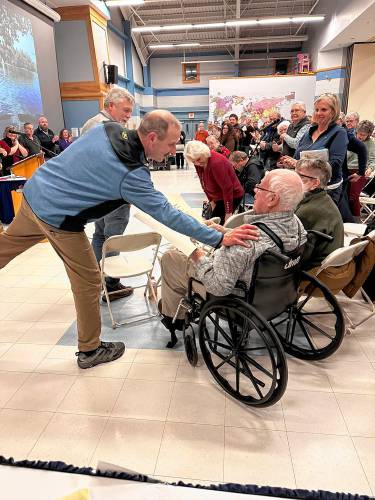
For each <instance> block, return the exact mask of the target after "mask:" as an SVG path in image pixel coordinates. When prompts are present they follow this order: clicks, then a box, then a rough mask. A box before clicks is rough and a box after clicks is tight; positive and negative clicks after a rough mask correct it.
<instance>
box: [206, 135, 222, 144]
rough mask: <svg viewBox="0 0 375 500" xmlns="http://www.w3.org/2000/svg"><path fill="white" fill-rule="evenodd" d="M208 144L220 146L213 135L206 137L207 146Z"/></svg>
mask: <svg viewBox="0 0 375 500" xmlns="http://www.w3.org/2000/svg"><path fill="white" fill-rule="evenodd" d="M209 143H215V144H216V145H217V146H220V141H219V140H218V139H217V138H216V137H215V136H214V135H209V136H208V137H207V139H206V144H207V145H208V144H209Z"/></svg>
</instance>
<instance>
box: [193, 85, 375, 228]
mask: <svg viewBox="0 0 375 500" xmlns="http://www.w3.org/2000/svg"><path fill="white" fill-rule="evenodd" d="M195 140H196V141H200V142H203V143H205V144H207V146H208V147H209V149H210V150H211V151H215V152H217V153H221V154H222V155H223V156H225V157H229V160H230V161H231V163H232V165H233V166H234V168H235V170H236V172H237V175H238V178H239V179H240V182H241V185H242V187H243V189H244V191H245V200H246V203H252V200H253V199H254V189H253V186H254V182H253V179H254V178H255V179H258V180H259V175H264V172H267V171H270V170H274V169H276V168H289V169H295V168H296V165H297V162H298V160H300V159H301V158H311V157H313V156H314V154H315V151H316V150H326V157H327V158H326V159H327V160H328V163H329V165H330V166H331V170H332V174H331V177H330V180H329V182H328V183H327V186H326V187H325V189H326V191H327V193H328V194H329V195H330V197H331V198H332V200H333V201H334V203H335V204H336V205H337V207H338V209H339V211H340V213H341V217H342V220H343V222H358V221H359V216H360V203H359V196H360V193H361V191H362V189H363V188H364V186H365V185H366V183H367V182H368V180H369V178H370V177H372V176H373V175H374V172H375V140H374V124H373V123H372V122H371V121H369V120H362V121H361V120H360V117H359V115H358V113H356V112H350V113H348V114H347V115H344V114H343V113H340V103H339V100H338V98H337V96H336V95H334V94H328V93H327V94H322V95H321V96H319V97H318V98H316V99H315V102H314V112H313V115H312V116H308V115H307V112H306V106H305V104H304V103H303V102H294V103H293V104H292V105H291V108H290V117H288V119H285V118H284V117H282V116H281V114H280V113H279V112H278V111H277V110H274V111H272V112H271V113H270V114H269V115H268V117H267V118H266V119H264V121H263V123H260V122H257V123H256V122H254V121H253V120H251V118H250V117H249V116H245V115H244V116H242V117H241V120H240V121H239V118H238V116H237V115H235V114H231V115H229V117H228V118H227V119H225V120H224V121H223V123H222V124H221V126H219V125H218V124H217V123H209V124H208V127H207V130H205V124H204V123H203V122H201V123H200V124H199V128H198V131H197V133H196V135H195ZM241 152H242V153H244V154H245V156H241V155H240V154H239V153H241ZM315 156H319V155H316V154H315ZM245 160H246V161H245ZM223 162H224V161H223ZM248 177H249V181H248V180H247V179H248ZM206 194H207V193H206ZM209 201H211V199H210V198H209ZM213 201H216V200H213Z"/></svg>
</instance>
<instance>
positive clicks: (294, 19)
mask: <svg viewBox="0 0 375 500" xmlns="http://www.w3.org/2000/svg"><path fill="white" fill-rule="evenodd" d="M291 20H292V23H314V22H317V21H318V22H319V21H324V16H299V17H298V16H296V17H292V18H291Z"/></svg>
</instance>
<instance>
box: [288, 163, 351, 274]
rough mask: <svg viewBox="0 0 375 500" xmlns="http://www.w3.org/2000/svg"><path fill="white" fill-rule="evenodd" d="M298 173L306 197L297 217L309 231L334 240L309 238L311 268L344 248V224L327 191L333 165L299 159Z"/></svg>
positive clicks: (307, 260) (307, 264)
mask: <svg viewBox="0 0 375 500" xmlns="http://www.w3.org/2000/svg"><path fill="white" fill-rule="evenodd" d="M296 172H297V174H298V175H300V177H301V180H302V183H303V190H304V192H305V194H304V197H303V200H301V202H300V203H299V205H298V206H297V208H296V211H295V214H296V215H297V217H298V218H299V219H300V221H301V222H302V224H303V226H304V228H305V229H306V231H310V230H315V231H320V232H321V233H325V234H328V235H329V236H332V237H333V240H332V241H327V240H325V239H323V238H320V239H319V237H318V236H316V237H315V236H314V235H312V236H311V238H309V242H308V243H307V244H306V247H305V251H304V262H305V268H306V269H312V268H314V267H317V266H319V265H320V264H321V263H322V261H323V260H324V259H325V258H326V257H327V256H328V255H329V254H330V253H331V252H333V251H334V250H336V248H340V247H342V246H343V245H344V225H343V222H342V218H341V215H340V212H339V210H338V208H337V206H336V205H335V203H334V202H333V201H332V199H331V197H330V196H329V195H328V194H327V191H326V188H327V185H328V182H329V180H330V178H331V172H332V170H331V166H330V164H329V163H327V162H325V161H322V160H299V161H298V162H297V165H296Z"/></svg>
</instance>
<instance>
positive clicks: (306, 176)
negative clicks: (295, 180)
mask: <svg viewBox="0 0 375 500" xmlns="http://www.w3.org/2000/svg"><path fill="white" fill-rule="evenodd" d="M297 174H298V175H299V176H300V177H304V178H305V179H312V180H315V181H318V180H319V179H318V178H317V177H312V176H311V175H306V174H301V173H300V172H297Z"/></svg>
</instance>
